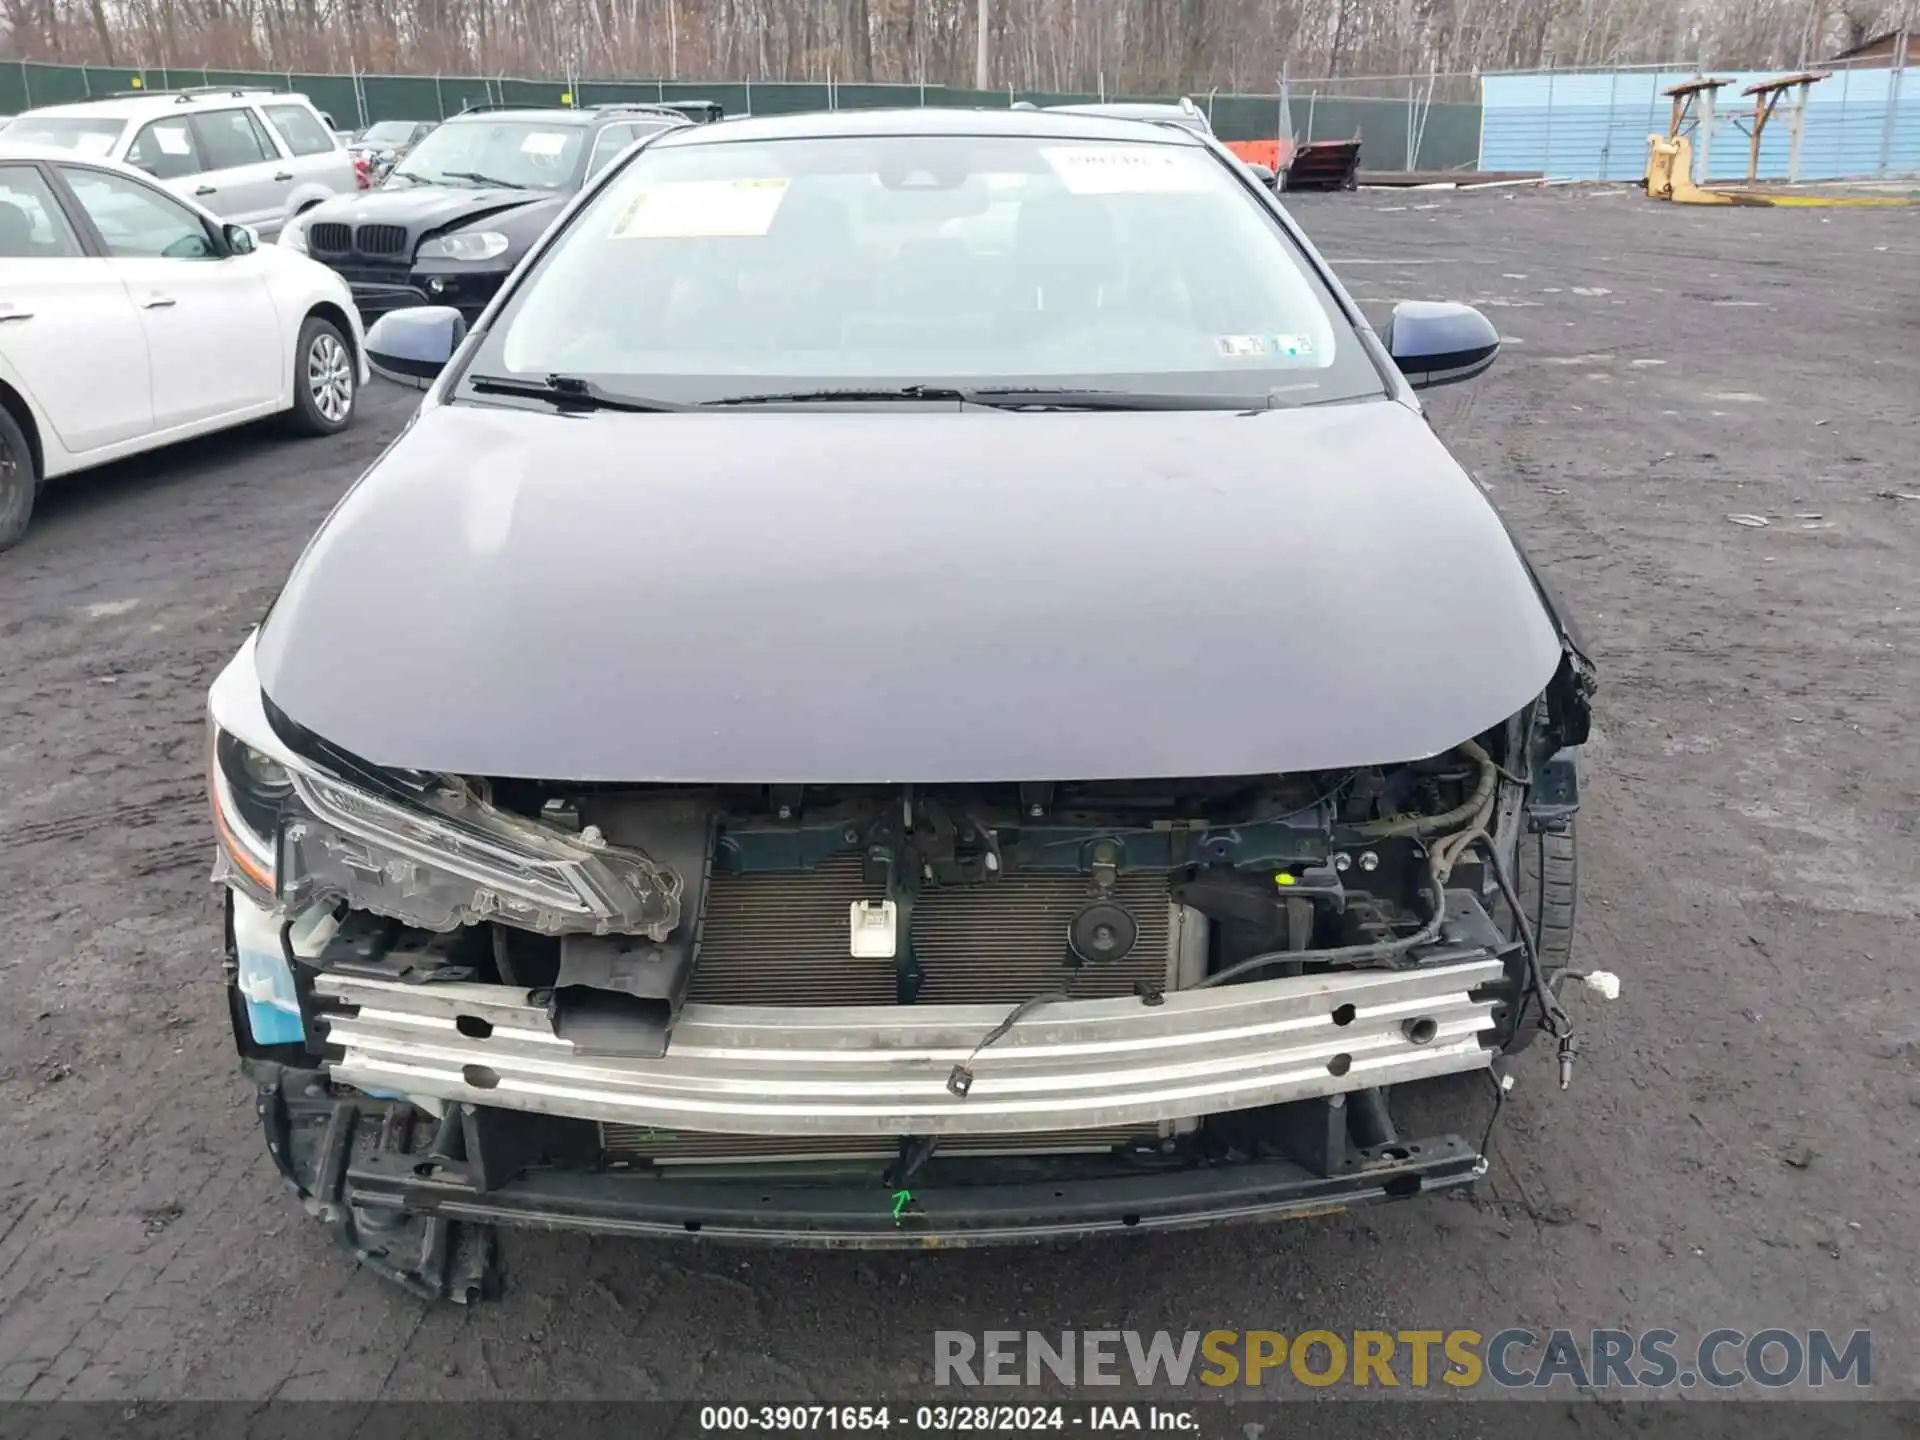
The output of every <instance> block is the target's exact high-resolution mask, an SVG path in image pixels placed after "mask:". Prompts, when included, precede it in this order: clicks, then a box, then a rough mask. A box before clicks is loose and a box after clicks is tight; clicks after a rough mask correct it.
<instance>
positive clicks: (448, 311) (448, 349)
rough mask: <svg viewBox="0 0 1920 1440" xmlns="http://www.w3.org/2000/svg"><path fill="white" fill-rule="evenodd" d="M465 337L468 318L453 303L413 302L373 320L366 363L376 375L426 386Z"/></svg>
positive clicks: (444, 367)
mask: <svg viewBox="0 0 1920 1440" xmlns="http://www.w3.org/2000/svg"><path fill="white" fill-rule="evenodd" d="M466 338H467V322H466V321H465V320H463V319H462V318H461V316H460V312H459V311H458V310H455V309H454V308H453V307H452V306H451V305H410V306H408V307H407V308H406V309H405V310H391V311H389V312H388V313H386V314H385V315H382V316H381V317H380V318H379V319H378V320H376V321H374V322H373V328H372V329H370V330H369V331H367V363H368V364H369V365H370V366H372V367H373V373H374V374H376V375H380V376H384V377H385V378H386V379H388V380H392V381H393V382H395V383H396V384H399V385H409V386H412V387H413V388H414V389H415V390H425V389H426V388H427V387H428V386H429V385H431V384H433V382H434V380H435V379H436V378H437V377H438V376H439V374H440V372H441V371H442V370H444V369H446V368H447V362H448V361H449V360H451V359H452V358H453V352H454V351H456V350H458V349H459V348H460V342H461V341H462V340H464V339H466Z"/></svg>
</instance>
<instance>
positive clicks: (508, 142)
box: [369, 119, 586, 190]
mask: <svg viewBox="0 0 1920 1440" xmlns="http://www.w3.org/2000/svg"><path fill="white" fill-rule="evenodd" d="M369 133H371V132H369ZM585 138H586V132H585V131H584V130H583V129H582V127H580V126H578V125H567V124H559V125H554V124H548V123H545V122H542V121H539V120H492V119H484V120H483V119H467V120H449V121H448V122H447V123H446V124H444V125H442V126H440V128H439V129H437V130H435V131H434V132H433V133H432V134H430V135H428V136H427V137H426V138H425V139H424V140H422V141H421V142H420V143H419V144H418V145H416V146H414V147H413V149H411V150H409V151H408V152H407V158H406V159H404V160H402V161H401V162H400V163H399V164H398V165H396V166H395V167H394V168H393V172H392V173H391V174H390V175H388V177H387V178H386V180H385V181H384V182H383V183H384V184H386V185H412V184H427V185H466V186H487V185H505V186H509V187H511V188H514V189H520V190H560V189H564V188H566V187H567V186H568V185H569V184H570V183H571V182H572V180H573V177H574V175H575V173H576V171H577V170H578V169H579V163H580V152H581V149H582V147H583V144H584V141H585Z"/></svg>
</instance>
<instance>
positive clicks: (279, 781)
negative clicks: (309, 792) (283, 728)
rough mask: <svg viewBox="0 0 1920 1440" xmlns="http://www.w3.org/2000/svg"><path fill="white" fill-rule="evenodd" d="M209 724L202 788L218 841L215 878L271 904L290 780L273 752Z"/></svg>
mask: <svg viewBox="0 0 1920 1440" xmlns="http://www.w3.org/2000/svg"><path fill="white" fill-rule="evenodd" d="M210 728H211V731H212V747H211V748H212V756H211V761H210V763H209V765H208V767H207V770H208V774H207V792H208V798H209V799H210V800H211V801H212V804H213V828H214V833H215V834H216V835H217V836H218V837H219V841H220V849H219V859H218V861H217V865H216V870H215V878H216V879H219V880H225V881H227V882H228V883H230V884H233V885H235V886H237V887H238V888H239V889H241V890H243V891H245V892H246V893H247V894H248V895H249V896H250V897H251V898H253V899H254V900H256V901H259V902H261V903H263V904H268V905H271V904H272V903H273V898H274V890H275V877H276V873H277V869H278V867H277V865H276V863H275V855H274V850H275V844H276V837H277V836H278V835H279V831H280V821H281V816H282V814H283V813H284V811H285V807H286V805H287V802H288V801H290V800H291V799H292V798H293V781H292V779H291V777H289V776H288V774H287V769H286V767H285V766H284V765H282V764H281V763H280V762H279V761H277V760H275V759H274V758H273V757H272V756H270V755H266V754H264V753H262V752H261V751H259V750H256V749H254V748H253V746H251V745H249V744H247V743H246V742H245V741H243V740H241V739H240V738H239V737H238V736H235V735H230V734H228V733H227V732H226V731H224V730H222V729H220V728H219V726H217V725H215V726H211V727H210Z"/></svg>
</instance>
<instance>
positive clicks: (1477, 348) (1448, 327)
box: [1381, 300, 1500, 390]
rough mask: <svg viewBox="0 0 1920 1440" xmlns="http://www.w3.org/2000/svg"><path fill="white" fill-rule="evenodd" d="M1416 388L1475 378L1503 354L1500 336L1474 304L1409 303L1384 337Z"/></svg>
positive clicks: (1395, 316) (1401, 305)
mask: <svg viewBox="0 0 1920 1440" xmlns="http://www.w3.org/2000/svg"><path fill="white" fill-rule="evenodd" d="M1381 338H1382V339H1383V340H1384V341H1385V342H1386V346H1387V350H1388V352H1389V353H1390V354H1391V355H1392V356H1393V363H1394V364H1396V365H1398V366H1399V367H1400V373H1401V374H1403V375H1405V376H1406V377H1407V382H1408V383H1409V384H1411V385H1412V386H1413V388H1414V389H1416V390H1430V389H1432V388H1433V387H1434V386H1436V385H1454V384H1458V383H1459V382H1460V381H1462V380H1471V379H1473V377H1474V376H1476V375H1478V374H1480V373H1481V372H1483V371H1484V370H1485V369H1486V368H1487V367H1488V366H1489V365H1491V364H1493V357H1494V356H1496V355H1498V354H1499V353H1500V332H1499V331H1498V330H1495V329H1494V328H1493V322H1492V321H1491V320H1489V319H1487V317H1486V316H1484V315H1482V314H1481V313H1480V312H1479V311H1478V310H1476V309H1474V308H1473V307H1472V306H1471V305H1456V304H1453V303H1451V302H1440V301H1432V300H1403V301H1401V302H1400V303H1399V304H1398V305H1396V306H1394V307H1393V318H1392V319H1391V320H1389V321H1388V322H1387V333H1386V334H1385V335H1384V336H1382V337H1381Z"/></svg>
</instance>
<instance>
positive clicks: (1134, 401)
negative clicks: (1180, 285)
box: [706, 385, 1272, 410]
mask: <svg viewBox="0 0 1920 1440" xmlns="http://www.w3.org/2000/svg"><path fill="white" fill-rule="evenodd" d="M892 400H953V401H958V402H959V403H961V404H964V405H982V406H987V407H989V408H992V409H995V410H1265V409H1268V408H1269V407H1270V406H1271V404H1272V400H1271V398H1270V397H1269V396H1266V395H1205V394H1200V395H1179V394H1171V395H1162V394H1152V393H1147V392H1142V391H1134V390H1075V389H1068V388H1065V387H1058V388H1052V387H1047V386H984V387H980V386H958V385H897V386H893V387H891V388H888V389H843V390H792V391H784V392H780V393H777V394H770V395H729V396H727V397H725V398H724V399H721V400H709V401H707V402H706V404H708V405H710V406H714V405H718V406H724V405H805V404H812V403H815V402H819V403H827V402H833V401H839V402H846V403H852V404H858V403H860V402H862V401H869V402H871V401H882V402H884V401H892Z"/></svg>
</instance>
